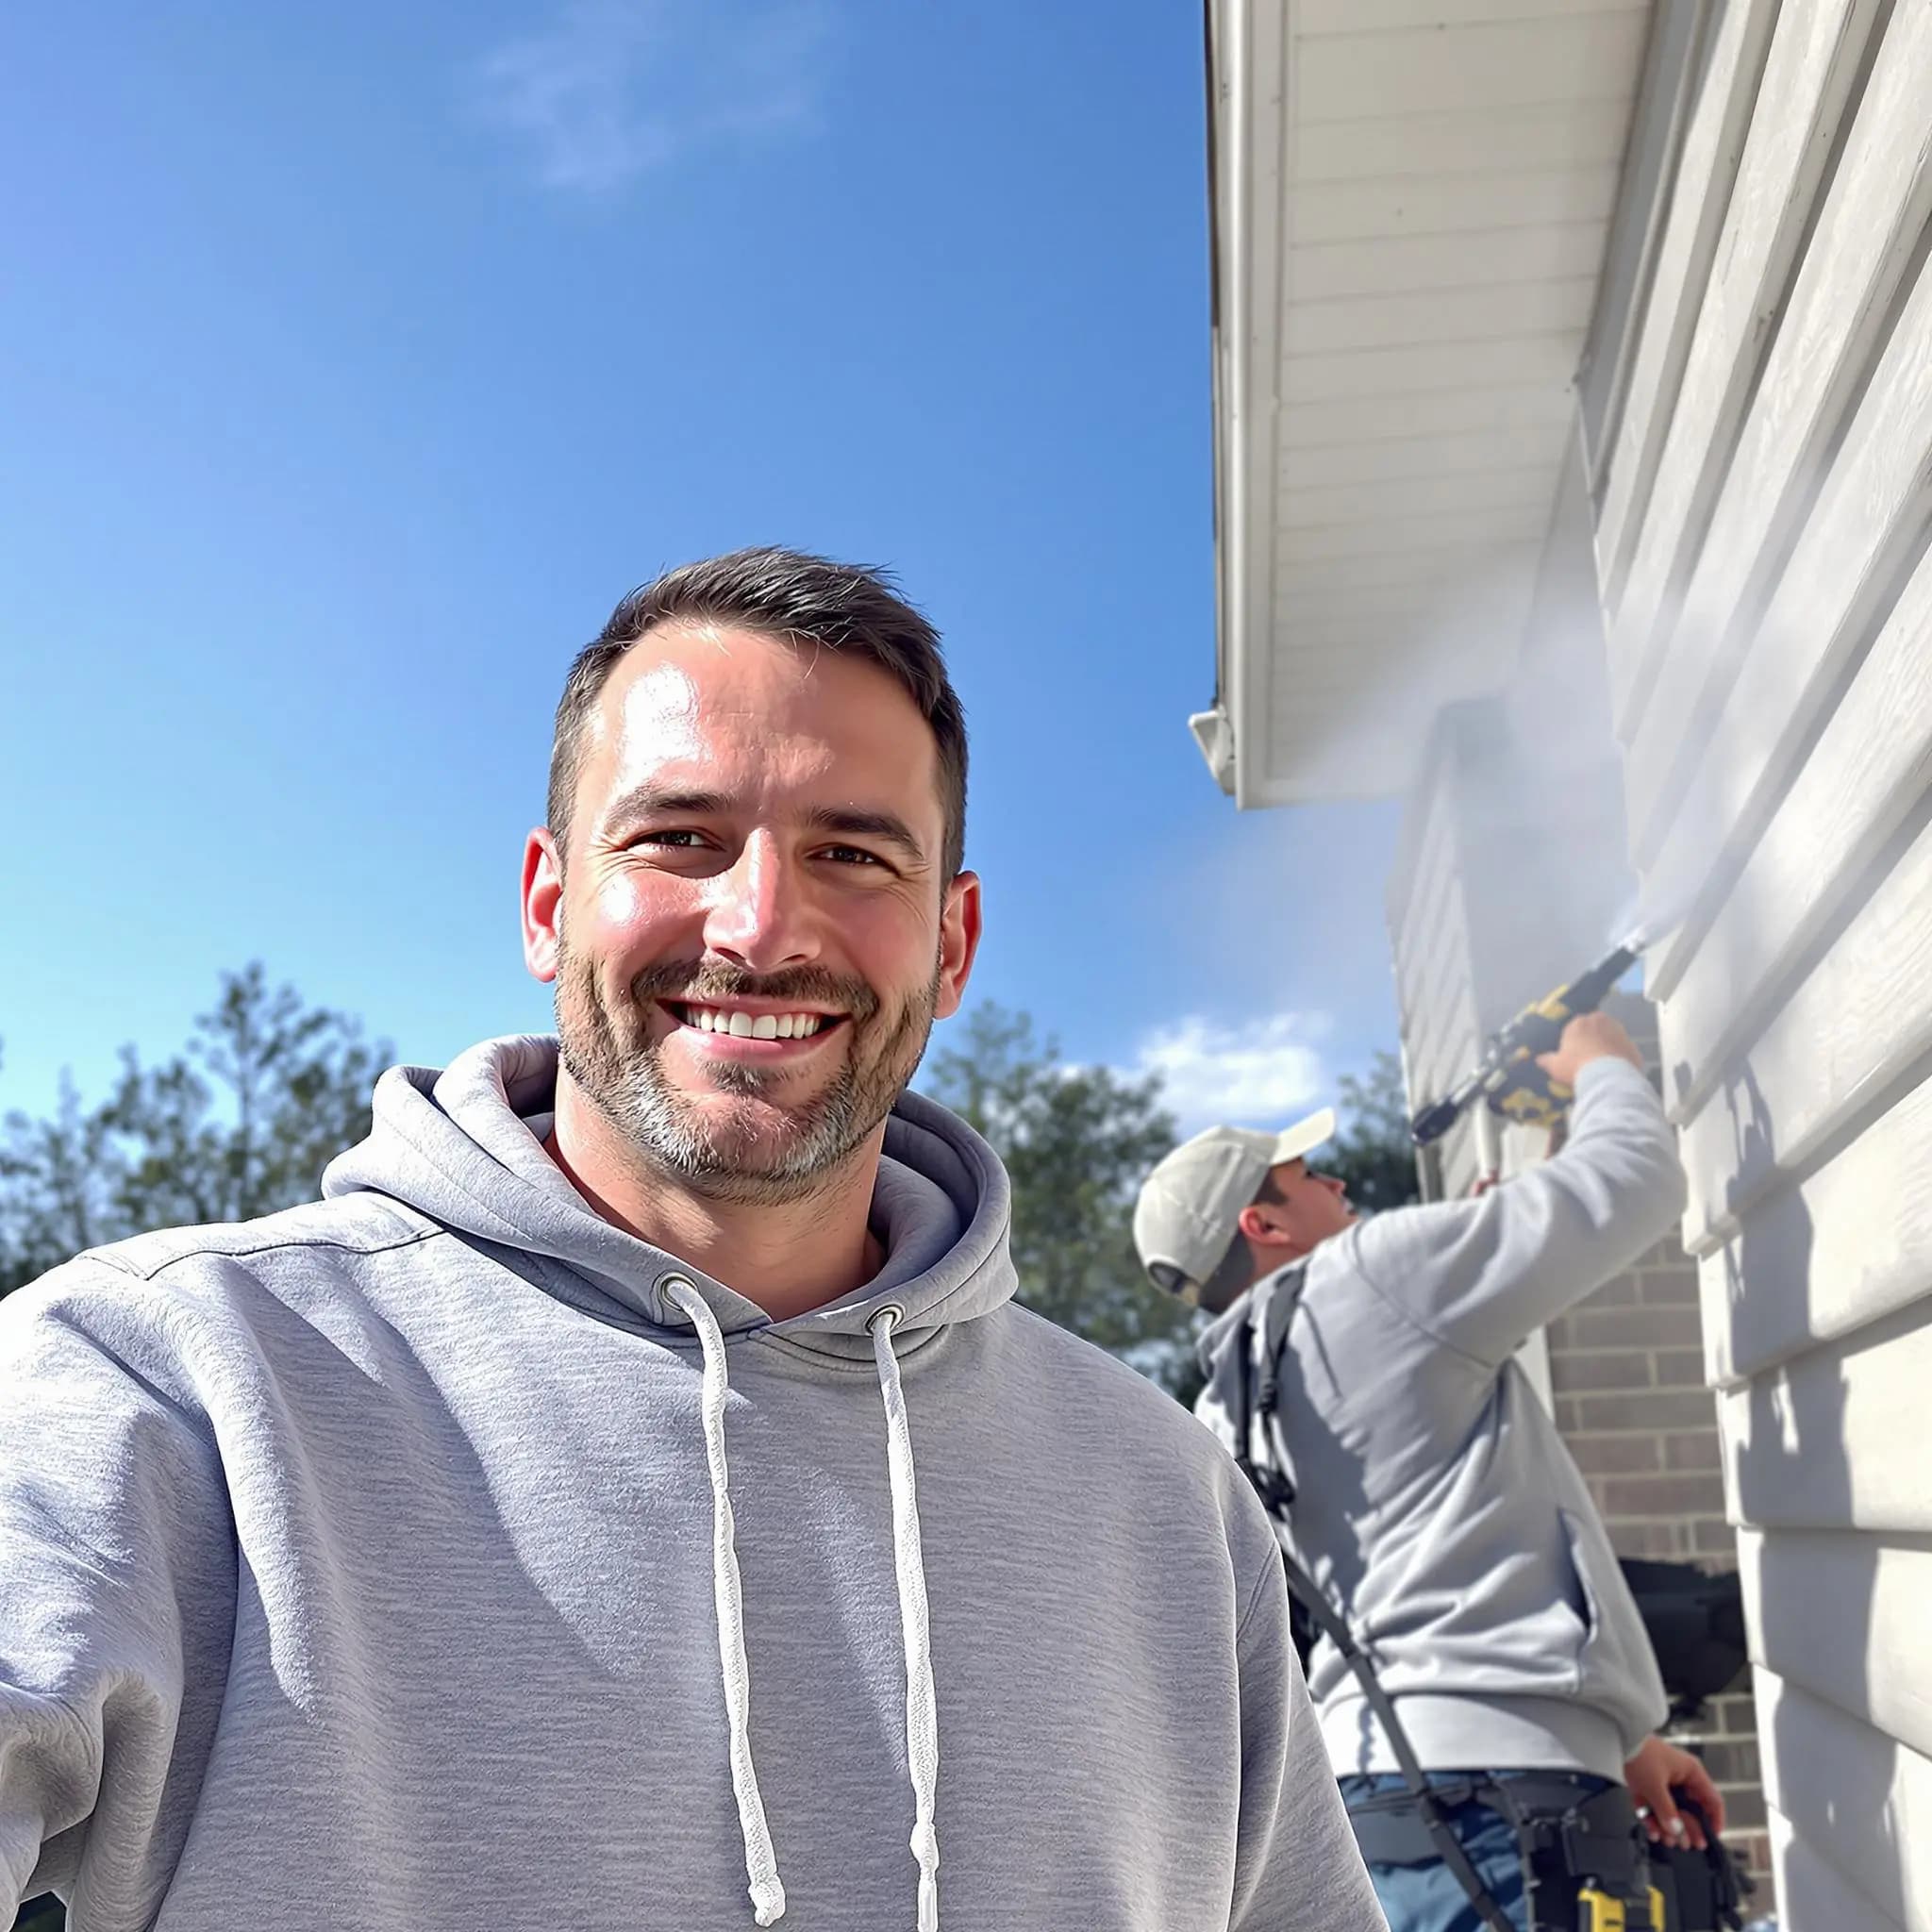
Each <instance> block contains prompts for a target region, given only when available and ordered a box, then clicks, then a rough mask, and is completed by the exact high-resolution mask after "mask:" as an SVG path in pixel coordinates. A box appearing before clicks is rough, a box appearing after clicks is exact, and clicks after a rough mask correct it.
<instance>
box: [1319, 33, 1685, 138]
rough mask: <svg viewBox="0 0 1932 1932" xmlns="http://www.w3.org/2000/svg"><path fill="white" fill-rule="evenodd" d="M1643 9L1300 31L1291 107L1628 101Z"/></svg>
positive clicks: (1329, 116)
mask: <svg viewBox="0 0 1932 1932" xmlns="http://www.w3.org/2000/svg"><path fill="white" fill-rule="evenodd" d="M1647 25H1648V23H1647V21H1646V20H1645V18H1644V16H1643V15H1642V14H1641V13H1639V12H1635V11H1626V12H1619V13H1603V12H1594V11H1593V12H1590V13H1583V14H1575V15H1571V16H1568V17H1559V18H1556V19H1548V18H1539V19H1535V20H1512V21H1503V22H1495V23H1491V24H1486V25H1471V26H1458V27H1457V28H1456V29H1454V30H1453V31H1450V32H1442V31H1439V30H1437V29H1436V28H1435V27H1433V26H1424V27H1415V28H1409V29H1404V30H1397V31H1391V32H1385V33H1352V34H1336V35H1332V36H1331V35H1323V34H1317V35H1313V36H1303V37H1300V38H1298V39H1297V40H1296V42H1295V46H1294V55H1295V58H1294V61H1293V72H1292V75H1291V79H1292V85H1293V89H1294V115H1295V118H1296V119H1298V120H1302V121H1306V122H1307V123H1308V124H1310V125H1317V124H1319V123H1321V122H1324V121H1354V120H1359V119H1361V118H1363V117H1365V116H1370V115H1385V114H1407V113H1411V112H1412V113H1428V112H1430V111H1432V110H1434V109H1436V108H1441V104H1442V103H1443V102H1444V101H1445V100H1449V101H1455V102H1457V104H1458V105H1459V106H1461V107H1464V108H1516V107H1532V108H1536V107H1544V106H1547V105H1550V104H1552V103H1556V102H1569V101H1576V102H1583V101H1628V100H1629V99H1630V98H1631V97H1632V95H1633V94H1634V93H1635V92H1636V86H1637V71H1638V67H1639V65H1640V63H1641V60H1642V58H1643V41H1644V32H1645V29H1646V27H1647Z"/></svg>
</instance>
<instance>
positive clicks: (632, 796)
mask: <svg viewBox="0 0 1932 1932" xmlns="http://www.w3.org/2000/svg"><path fill="white" fill-rule="evenodd" d="M730 809H731V801H730V800H729V799H728V798H726V797H725V796H724V793H723V792H722V791H695V790H691V789H689V788H678V787H673V786H665V785H658V784H654V783H652V782H651V781H649V780H646V781H645V782H644V783H643V784H641V785H634V786H633V787H632V788H631V789H630V790H629V791H626V792H625V794H624V796H623V797H622V798H620V799H619V800H618V801H617V802H616V804H614V805H613V806H612V807H611V808H610V809H609V810H608V812H606V813H605V814H604V823H605V824H606V825H607V826H609V825H621V824H629V823H631V822H633V821H635V820H637V819H648V818H663V817H675V818H694V819H708V818H718V817H721V816H722V815H723V814H724V813H725V812H728V811H729V810H730Z"/></svg>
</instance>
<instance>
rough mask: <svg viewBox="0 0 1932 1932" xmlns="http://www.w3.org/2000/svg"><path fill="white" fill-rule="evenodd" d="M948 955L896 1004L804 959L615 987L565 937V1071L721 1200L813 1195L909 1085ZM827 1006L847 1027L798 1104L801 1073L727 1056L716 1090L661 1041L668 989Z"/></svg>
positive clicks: (692, 1184)
mask: <svg viewBox="0 0 1932 1932" xmlns="http://www.w3.org/2000/svg"><path fill="white" fill-rule="evenodd" d="M939 992H940V966H939V961H938V959H937V958H935V960H934V962H933V971H932V976H931V978H930V979H929V980H928V981H927V983H926V984H925V985H924V987H923V988H920V989H918V990H916V991H913V992H910V993H908V994H907V995H906V997H905V998H903V999H902V1000H900V1001H898V1002H897V1003H896V1004H894V1005H892V1006H891V1007H888V1006H887V1005H886V1003H885V1002H884V1001H883V1000H881V998H880V997H879V995H878V994H877V993H876V992H874V990H873V989H872V987H871V986H869V985H868V984H867V983H866V982H865V981H864V980H863V979H860V978H859V977H858V975H857V974H836V973H830V972H827V971H825V970H824V969H823V968H818V967H798V968H795V969H794V970H792V971H791V972H789V973H773V974H751V973H740V972H737V971H735V970H733V969H732V968H730V967H724V966H716V965H705V964H701V963H697V962H686V963H681V964H680V963H675V962H670V961H667V962H665V963H664V964H662V965H658V966H650V967H646V968H645V969H644V971H643V972H641V973H640V974H638V975H637V976H636V977H635V978H634V979H633V980H632V981H631V982H630V985H629V987H628V989H627V991H626V996H625V997H624V998H622V999H620V1000H612V999H610V998H608V997H607V995H606V993H605V991H604V989H603V987H602V985H601V984H600V983H599V980H598V977H597V969H596V963H595V961H594V960H592V959H591V958H586V957H584V956H582V955H580V954H578V953H576V952H575V950H574V949H573V948H572V947H571V945H570V943H569V941H568V940H567V939H566V938H565V936H564V935H563V934H562V933H559V934H558V970H557V1037H558V1055H559V1058H560V1059H561V1061H562V1065H563V1069H564V1071H565V1072H566V1073H567V1074H569V1075H570V1077H571V1078H572V1079H573V1080H574V1081H575V1083H576V1085H577V1087H578V1088H579V1089H580V1090H581V1091H582V1092H583V1093H584V1094H585V1095H586V1096H587V1097H588V1098H589V1099H590V1101H591V1104H592V1105H593V1106H594V1107H595V1108H597V1110H598V1111H599V1112H600V1113H602V1114H603V1115H604V1117H605V1118H606V1119H607V1120H608V1121H609V1122H610V1124H612V1125H613V1126H614V1127H616V1128H617V1130H618V1131H619V1133H621V1134H622V1135H623V1136H624V1138H625V1141H628V1142H629V1143H630V1144H631V1145H632V1146H633V1147H635V1148H636V1149H637V1151H638V1153H639V1154H640V1155H641V1156H642V1158H644V1160H645V1161H646V1162H647V1163H648V1164H649V1165H650V1166H651V1167H652V1168H654V1169H655V1170H657V1172H658V1173H659V1174H663V1175H664V1176H665V1177H666V1178H668V1179H672V1180H675V1181H677V1182H679V1183H681V1184H682V1185H684V1186H685V1187H688V1188H690V1189H691V1191H693V1192H694V1193H697V1194H700V1195H703V1196H705V1197H706V1198H708V1199H710V1200H714V1201H727V1202H734V1203H741V1204H744V1205H749V1206H770V1205H774V1204H777V1203H781V1202H788V1201H798V1200H803V1199H806V1198H808V1197H809V1196H810V1195H811V1194H813V1193H814V1192H816V1191H818V1189H819V1188H820V1187H821V1186H822V1185H823V1183H824V1180H825V1178H826V1176H827V1175H829V1174H833V1173H834V1172H836V1171H837V1170H838V1169H839V1168H840V1167H841V1166H842V1165H843V1164H844V1162H845V1161H846V1160H847V1159H849V1158H850V1157H851V1156H852V1155H853V1154H854V1153H855V1152H856V1151H857V1149H858V1147H859V1145H860V1144H861V1143H862V1142H863V1141H865V1140H866V1138H867V1136H869V1135H870V1134H871V1133H872V1132H873V1130H874V1128H875V1127H877V1125H878V1124H879V1123H880V1122H881V1121H883V1120H884V1119H885V1117H886V1116H887V1114H889V1113H890V1112H891V1110H892V1106H893V1103H894V1102H895V1101H896V1100H897V1099H898V1098H899V1096H900V1094H901V1093H903V1092H904V1091H906V1088H907V1085H908V1082H909V1081H910V1080H911V1078H912V1075H913V1073H914V1072H915V1070H916V1069H917V1068H918V1065H919V1061H920V1058H921V1056H922V1055H924V1052H925V1043H926V1041H927V1039H928V1038H929V1037H930V1035H931V1032H932V1024H933V1018H934V1015H935V1013H936V1012H937V1010H938V1007H939ZM754 998H756V999H768V1000H774V1001H783V1002H786V1003H789V1004H791V1005H795V1006H797V1007H800V1008H833V1009H835V1010H837V1011H839V1012H841V1013H843V1014H844V1015H845V1016H846V1017H845V1019H844V1020H843V1022H842V1023H841V1024H843V1025H845V1026H846V1027H847V1028H849V1029H850V1034H851V1038H850V1040H849V1041H848V1042H847V1045H846V1052H845V1058H844V1062H843V1064H842V1065H841V1067H840V1068H839V1069H838V1071H837V1073H836V1074H833V1076H832V1078H831V1080H830V1083H829V1084H828V1085H827V1086H825V1087H824V1088H823V1089H821V1090H820V1091H817V1092H816V1093H812V1094H810V1095H808V1097H806V1098H804V1099H801V1100H796V1101H792V1102H790V1103H788V1102H786V1101H785V1100H783V1099H782V1098H781V1097H780V1096H781V1095H782V1094H783V1092H784V1090H785V1088H786V1086H787V1085H788V1084H790V1083H792V1082H795V1081H796V1080H797V1079H798V1078H799V1075H797V1074H794V1073H791V1071H790V1070H788V1069H785V1068H781V1067H765V1066H758V1065H756V1064H752V1063H749V1062H746V1061H743V1060H728V1059H724V1058H718V1059H716V1060H713V1061H712V1062H711V1063H710V1065H709V1067H708V1080H709V1083H710V1091H708V1092H703V1093H694V1092H692V1091H691V1090H690V1089H688V1088H684V1087H680V1086H678V1085H677V1084H676V1083H675V1081H674V1080H673V1079H672V1077H671V1075H670V1074H669V1072H668V1071H667V1069H666V1066H665V1063H664V1061H665V1056H664V1047H665V1044H666V1043H667V1041H668V1040H669V1039H670V1038H672V1037H674V1036H666V1039H665V1040H657V1041H654V1040H653V1039H652V1038H651V1034H650V1014H651V1010H652V1008H653V1007H654V1005H655V1004H656V1003H657V1002H658V1001H659V1000H692V1001H697V1002H700V1003H706V1002H708V1003H714V1004H722V1003H728V1002H729V1001H731V1000H733V999H754Z"/></svg>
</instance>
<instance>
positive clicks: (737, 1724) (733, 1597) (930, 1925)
mask: <svg viewBox="0 0 1932 1932" xmlns="http://www.w3.org/2000/svg"><path fill="white" fill-rule="evenodd" d="M660 1286H661V1287H662V1289H663V1291H664V1293H665V1295H666V1296H667V1297H668V1298H669V1299H670V1300H671V1301H673V1302H675V1304H676V1305H677V1307H680V1308H682V1309H683V1310H684V1312H685V1313H686V1314H687V1315H688V1316H690V1317H691V1325H692V1327H694V1328H695V1329H696V1330H697V1332H698V1341H699V1342H700V1343H701V1345H702V1346H703V1348H704V1352H705V1382H704V1393H703V1410H704V1424H705V1456H706V1459H707V1460H708V1462H709V1464H710V1469H711V1589H712V1594H713V1596H714V1597H715V1599H716V1601H717V1606H718V1657H719V1661H720V1663H721V1664H722V1665H723V1667H724V1714H725V1718H726V1720H727V1722H728V1723H729V1724H730V1727H731V1747H730V1748H731V1789H732V1790H733V1791H734V1792H735V1793H736V1795H737V1798H738V1825H739V1830H740V1831H741V1834H742V1835H743V1839H744V1869H745V1873H746V1874H747V1876H748V1877H749V1878H750V1880H751V1903H752V1911H753V1915H754V1917H755V1918H756V1919H757V1921H758V1924H760V1925H775V1924H777V1923H778V1921H779V1920H780V1919H781V1918H783V1917H784V1916H785V1887H784V1885H783V1884H782V1883H781V1882H780V1880H779V1877H778V1858H777V1854H776V1853H775V1852H774V1850H773V1848H772V1832H771V1827H770V1826H769V1825H768V1824H766V1822H765V1806H764V1800H763V1799H762V1798H761V1797H759V1795H758V1767H757V1766H756V1765H755V1764H754V1763H753V1761H752V1755H751V1671H750V1668H749V1666H748V1665H747V1664H746V1662H745V1656H744V1592H743V1589H742V1587H741V1584H740V1582H739V1575H738V1550H737V1542H736V1535H737V1532H736V1527H735V1525H734V1524H733V1521H732V1515H731V1487H730V1474H729V1472H728V1471H727V1469H726V1468H725V1463H724V1398H725V1396H726V1394H727V1393H728V1392H729V1391H730V1381H729V1376H728V1372H727V1369H726V1365H725V1358H724V1330H723V1329H722V1328H720V1327H719V1325H718V1318H717V1316H716V1315H714V1314H713V1313H712V1312H711V1309H710V1305H709V1304H708V1302H707V1301H706V1300H705V1298H704V1296H703V1295H701V1294H700V1293H699V1292H698V1291H697V1288H696V1286H695V1285H694V1284H693V1283H691V1282H690V1281H687V1280H686V1279H685V1278H684V1277H683V1276H682V1275H679V1274H673V1275H668V1276H666V1277H665V1279H664V1281H663V1282H662V1283H661V1284H660ZM904 1319H905V1310H904V1309H902V1308H900V1307H896V1306H889V1307H883V1308H881V1309H880V1310H879V1311H878V1313H877V1314H876V1315H874V1317H873V1319H872V1321H871V1323H870V1324H869V1325H870V1327H871V1329H872V1345H873V1355H874V1358H875V1359H876V1361H877V1363H878V1371H879V1392H880V1394H881V1395H883V1396H884V1398H885V1404H886V1466H887V1470H888V1473H889V1474H890V1476H891V1491H892V1558H893V1569H894V1571H895V1572H896V1574H897V1576H898V1581H899V1622H900V1625H901V1628H902V1630H903V1631H904V1634H905V1641H906V1760H907V1763H908V1766H909V1767H910V1770H911V1773H912V1856H913V1857H915V1858H916V1859H917V1860H918V1861H919V1932H939V1923H940V1840H939V1832H938V1830H937V1829H936V1827H935V1826H934V1824H933V1810H934V1806H935V1802H936V1795H937V1791H938V1788H939V1775H940V1717H939V1698H938V1695H937V1693H936V1692H935V1691H934V1689H933V1680H932V1633H931V1630H930V1627H929V1625H928V1621H927V1616H926V1598H925V1565H924V1559H923V1557H921V1554H920V1547H919V1494H918V1490H917V1486H916V1484H915V1482H914V1479H913V1469H912V1430H911V1426H910V1424H908V1421H907V1416H906V1391H905V1390H904V1389H903V1388H902V1387H901V1386H900V1382H899V1360H898V1357H896V1356H895V1355H894V1354H893V1353H892V1340H891V1337H892V1330H893V1328H894V1327H895V1326H896V1325H897V1324H898V1323H900V1322H901V1321H903V1320H904Z"/></svg>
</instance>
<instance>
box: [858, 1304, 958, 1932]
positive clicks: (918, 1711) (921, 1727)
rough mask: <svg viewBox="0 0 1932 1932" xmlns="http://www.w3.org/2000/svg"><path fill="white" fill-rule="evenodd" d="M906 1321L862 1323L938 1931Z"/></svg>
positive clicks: (923, 1853) (932, 1701)
mask: <svg viewBox="0 0 1932 1932" xmlns="http://www.w3.org/2000/svg"><path fill="white" fill-rule="evenodd" d="M905 1319H906V1311H905V1310H904V1309H903V1308H901V1307H897V1306H895V1305H889V1306H887V1307H883V1308H881V1309H880V1310H879V1311H878V1313H877V1314H875V1315H874V1317H873V1318H872V1320H871V1321H870V1322H869V1323H868V1324H866V1325H867V1326H868V1327H869V1328H870V1329H871V1330H872V1345H873V1355H874V1358H875V1359H876V1361H877V1363H878V1370H879V1392H880V1394H881V1395H882V1396H884V1398H885V1404H886V1462H887V1466H888V1469H889V1471H890V1473H891V1485H892V1555H893V1568H894V1569H895V1570H896V1572H897V1574H898V1579H899V1623H900V1625H901V1627H902V1629H903V1630H904V1632H905V1637H906V1759H907V1763H908V1766H909V1767H910V1769H911V1773H912V1856H913V1857H915V1858H916V1859H917V1860H918V1861H919V1932H938V1928H939V1923H940V1840H939V1832H938V1829H937V1827H936V1826H935V1824H934V1823H933V1811H934V1807H935V1802H936V1797H937V1792H938V1787H939V1774H940V1717H939V1697H938V1694H937V1692H936V1691H934V1689H933V1680H932V1632H931V1628H930V1625H929V1622H928V1619H927V1615H926V1595H925V1563H924V1557H923V1555H922V1554H921V1551H920V1545H919V1493H918V1488H917V1485H916V1483H915V1481H914V1476H913V1468H912V1429H911V1425H910V1424H909V1423H908V1420H907V1416H906V1391H905V1390H904V1389H903V1388H902V1387H901V1386H900V1381H899V1360H898V1357H896V1356H895V1355H894V1354H893V1353H892V1330H893V1329H894V1328H896V1327H897V1326H898V1325H899V1324H900V1323H901V1322H903V1321H904V1320H905Z"/></svg>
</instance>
